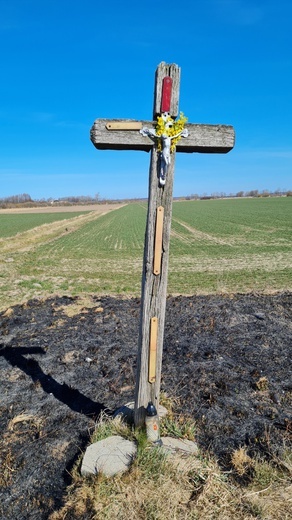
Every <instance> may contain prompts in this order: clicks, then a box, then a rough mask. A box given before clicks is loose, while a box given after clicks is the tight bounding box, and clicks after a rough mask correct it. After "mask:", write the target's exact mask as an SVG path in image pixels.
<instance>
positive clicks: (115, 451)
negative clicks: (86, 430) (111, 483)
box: [81, 435, 137, 477]
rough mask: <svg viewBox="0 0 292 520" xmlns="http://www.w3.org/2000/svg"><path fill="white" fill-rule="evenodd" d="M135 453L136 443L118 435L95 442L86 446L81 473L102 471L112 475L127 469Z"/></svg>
mask: <svg viewBox="0 0 292 520" xmlns="http://www.w3.org/2000/svg"><path fill="white" fill-rule="evenodd" d="M136 453H137V447H136V444H135V443H134V442H132V441H128V440H126V439H124V438H123V437H120V436H119V435H113V436H111V437H108V438H107V439H103V440H101V441H98V442H95V443H94V444H91V445H90V446H88V448H87V450H86V452H85V455H84V458H83V461H82V466H81V475H83V476H86V475H90V474H93V475H96V474H97V473H103V474H104V475H106V476H107V477H113V476H114V475H116V474H117V473H124V472H125V471H127V470H128V469H129V466H130V465H131V463H132V461H133V459H134V458H135V456H136Z"/></svg>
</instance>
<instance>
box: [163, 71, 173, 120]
mask: <svg viewBox="0 0 292 520" xmlns="http://www.w3.org/2000/svg"><path fill="white" fill-rule="evenodd" d="M171 90H172V79H171V77H170V76H165V78H163V81H162V93H161V113H163V112H170V103H171Z"/></svg>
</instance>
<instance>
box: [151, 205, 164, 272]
mask: <svg viewBox="0 0 292 520" xmlns="http://www.w3.org/2000/svg"><path fill="white" fill-rule="evenodd" d="M163 217H164V208H163V206H159V207H158V208H157V214H156V229H155V245H154V263H153V273H154V274H155V275H156V276H157V275H158V274H160V268H161V256H162V232H163Z"/></svg>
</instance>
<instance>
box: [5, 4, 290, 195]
mask: <svg viewBox="0 0 292 520" xmlns="http://www.w3.org/2000/svg"><path fill="white" fill-rule="evenodd" d="M291 19H292V2H291V0H278V2H276V1H275V0H204V1H202V0H198V1H197V0H184V1H181V2H180V1H177V0H176V1H174V0H168V1H167V2H162V1H157V0H156V1H154V0H147V1H144V2H139V1H137V0H136V1H132V0H124V1H123V2H120V1H117V0H108V1H107V2H105V1H99V0H70V1H69V0H41V1H40V0H0V44H1V55H0V66H1V68H0V70H1V73H0V74H1V81H0V198H1V197H6V196H9V195H14V194H19V193H28V194H30V195H31V197H32V198H49V197H53V198H58V197H63V196H69V195H91V196H95V194H97V193H99V194H100V196H101V197H102V198H125V197H146V196H147V186H148V170H149V154H147V153H145V152H126V151H119V152H113V151H98V150H96V149H95V148H94V146H93V145H92V144H91V142H90V140H89V131H90V127H91V126H92V124H93V122H94V120H95V119H96V118H100V117H108V118H123V117H124V118H133V119H142V120H143V119H144V120H145V119H146V120H147V119H148V120H149V119H151V117H152V104H153V86H154V73H155V70H156V67H157V65H158V64H159V63H160V62H161V61H165V62H167V63H176V64H178V65H179V66H180V67H181V69H182V70H181V90H180V110H182V111H183V112H184V113H185V115H186V116H187V117H188V120H189V122H192V123H210V124H217V123H220V124H230V125H233V126H234V128H235V132H236V145H235V148H234V150H233V151H231V152H230V153H228V154H226V155H209V154H206V155H202V154H177V157H176V172H175V188H174V195H175V196H180V195H189V194H191V193H199V194H204V193H214V192H226V193H236V192H237V191H240V190H251V189H258V190H264V189H268V190H275V189H278V188H279V189H283V190H287V189H291V188H292V182H291V179H292V130H291V129H292V102H291V97H292V94H291V93H292V32H291Z"/></svg>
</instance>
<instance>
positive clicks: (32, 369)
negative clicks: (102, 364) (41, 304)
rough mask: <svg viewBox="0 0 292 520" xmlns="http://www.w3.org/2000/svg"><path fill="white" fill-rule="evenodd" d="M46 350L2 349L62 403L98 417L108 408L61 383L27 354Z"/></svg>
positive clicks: (6, 355)
mask: <svg viewBox="0 0 292 520" xmlns="http://www.w3.org/2000/svg"><path fill="white" fill-rule="evenodd" d="M45 353H46V352H45V350H43V349H42V348H41V347H31V348H25V347H17V348H16V347H5V348H3V349H1V350H0V355H1V356H3V357H4V358H5V359H6V360H7V361H8V362H9V363H10V364H11V365H12V366H16V367H18V368H20V370H22V371H23V372H24V373H25V374H27V375H28V376H30V377H31V378H32V380H33V382H34V383H39V384H40V385H41V387H42V389H43V390H44V391H45V392H46V393H47V394H53V396H54V397H55V398H56V399H58V401H60V402H61V403H64V404H66V405H67V406H69V408H71V410H73V411H74V412H78V413H81V414H83V415H86V416H87V417H91V418H93V419H96V418H97V417H98V416H99V415H100V413H101V412H102V411H103V410H105V409H106V407H105V406H104V405H103V404H101V403H96V402H95V401H92V399H90V398H89V397H86V396H85V395H83V394H81V392H79V390H76V389H74V388H71V387H70V386H68V385H67V384H66V383H63V384H60V383H58V381H56V380H55V379H54V378H53V377H52V376H50V375H47V374H45V373H44V372H43V371H42V369H41V367H40V365H39V364H38V362H37V361H36V360H35V359H31V358H29V359H27V358H26V357H24V355H27V354H42V355H44V354H45Z"/></svg>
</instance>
